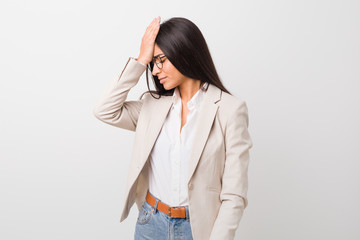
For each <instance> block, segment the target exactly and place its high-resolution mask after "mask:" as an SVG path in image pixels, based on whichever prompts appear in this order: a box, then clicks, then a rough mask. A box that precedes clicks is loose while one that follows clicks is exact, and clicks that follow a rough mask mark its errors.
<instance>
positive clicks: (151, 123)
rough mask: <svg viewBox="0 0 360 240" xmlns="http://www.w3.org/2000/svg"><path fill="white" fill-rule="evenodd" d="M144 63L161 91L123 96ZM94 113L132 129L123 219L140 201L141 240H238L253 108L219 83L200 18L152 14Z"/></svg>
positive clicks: (137, 234)
mask: <svg viewBox="0 0 360 240" xmlns="http://www.w3.org/2000/svg"><path fill="white" fill-rule="evenodd" d="M147 66H149V68H150V70H151V72H152V76H153V80H154V84H155V87H156V91H148V92H147V94H144V98H142V97H140V100H138V101H128V100H126V97H127V94H128V92H129V91H130V89H131V88H132V87H134V86H135V85H136V84H137V83H138V81H139V79H140V77H141V75H142V74H143V73H144V71H145V69H146V73H147ZM146 79H147V84H148V86H149V83H148V78H147V74H146ZM94 114H95V116H96V117H97V118H98V119H100V120H101V121H103V122H105V123H108V124H111V125H113V126H116V127H120V128H124V129H128V130H131V131H135V140H134V145H135V146H134V150H133V154H132V161H131V164H130V168H129V175H128V180H127V191H126V192H127V196H126V199H125V206H124V210H123V213H122V216H121V219H120V222H122V221H123V220H124V219H126V218H127V216H128V214H129V211H130V208H131V207H132V206H133V204H134V202H136V204H137V207H138V209H139V216H138V219H137V223H136V228H135V239H156V240H161V239H196V240H205V239H206V240H208V239H221V240H224V239H233V238H234V235H235V231H236V229H237V227H238V225H239V222H240V219H241V217H242V214H243V211H244V209H245V207H246V206H247V198H246V195H247V188H248V177H247V171H248V163H249V149H250V148H251V147H252V141H251V138H250V136H249V133H248V113H247V106H246V103H245V101H243V100H240V99H238V98H235V97H234V96H232V95H231V94H230V93H229V91H227V90H226V89H225V87H224V86H223V84H222V83H221V81H220V78H219V76H218V74H217V72H216V69H215V66H214V64H213V61H212V58H211V55H210V52H209V50H208V47H207V44H206V42H205V40H204V37H203V35H202V34H201V32H200V30H199V29H198V28H197V27H196V25H195V24H194V23H192V22H191V21H189V20H187V19H185V18H171V19H169V20H167V21H165V22H163V23H162V24H160V17H157V18H155V19H154V20H153V21H152V22H151V23H150V25H149V26H148V27H147V29H146V31H145V34H144V36H143V38H142V42H141V47H140V54H139V56H138V58H137V59H134V58H131V57H130V58H129V60H128V62H127V64H126V66H125V68H124V69H123V71H122V73H121V75H120V77H119V78H118V79H114V81H113V82H111V83H110V85H109V86H108V88H107V89H106V91H105V92H104V93H103V95H102V97H101V99H100V100H99V102H98V104H97V106H96V107H95V108H94Z"/></svg>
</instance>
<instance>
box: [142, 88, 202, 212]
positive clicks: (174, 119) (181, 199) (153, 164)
mask: <svg viewBox="0 0 360 240" xmlns="http://www.w3.org/2000/svg"><path fill="white" fill-rule="evenodd" d="M207 87H208V83H205V84H203V86H202V87H201V89H199V90H198V91H197V92H196V94H195V95H194V96H193V97H192V98H191V100H190V101H189V102H188V103H187V107H188V109H189V113H188V115H187V120H186V123H185V125H184V126H183V128H182V129H181V133H180V127H181V110H182V104H181V97H180V93H179V90H178V88H177V87H176V88H175V91H174V94H173V96H172V98H173V104H172V106H171V109H170V111H169V113H168V115H167V117H166V119H165V122H164V125H163V127H162V129H161V131H160V134H159V136H158V138H157V140H156V142H155V145H154V147H153V149H152V151H151V154H150V168H149V191H150V193H151V194H153V195H154V196H155V197H157V198H158V199H160V200H161V202H163V203H165V204H167V205H169V206H186V205H188V204H189V202H188V192H187V191H188V188H187V180H188V164H189V158H190V151H191V146H192V145H193V144H192V141H193V137H194V134H195V124H196V121H197V119H198V115H199V114H198V112H199V109H200V104H201V102H202V100H203V98H204V94H205V92H206V90H207Z"/></svg>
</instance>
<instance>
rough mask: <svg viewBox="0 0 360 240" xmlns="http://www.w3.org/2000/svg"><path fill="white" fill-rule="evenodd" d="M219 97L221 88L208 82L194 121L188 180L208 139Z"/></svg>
mask: <svg viewBox="0 0 360 240" xmlns="http://www.w3.org/2000/svg"><path fill="white" fill-rule="evenodd" d="M220 98H221V89H219V88H217V87H216V86H214V85H212V84H209V86H208V89H207V91H206V93H205V96H204V99H203V101H204V102H203V105H202V106H201V109H200V111H199V113H198V114H199V118H198V120H197V121H198V122H197V123H196V128H195V135H194V139H193V143H194V144H193V147H192V151H191V153H190V160H189V173H188V181H187V182H189V181H190V179H191V177H192V175H193V173H194V171H195V169H196V166H197V164H198V162H199V159H200V156H201V153H202V152H203V149H204V146H205V143H206V141H207V139H208V136H209V133H210V129H211V126H212V124H213V122H214V119H215V115H216V112H217V110H218V107H219V105H218V104H216V103H217V102H218V101H219V100H220Z"/></svg>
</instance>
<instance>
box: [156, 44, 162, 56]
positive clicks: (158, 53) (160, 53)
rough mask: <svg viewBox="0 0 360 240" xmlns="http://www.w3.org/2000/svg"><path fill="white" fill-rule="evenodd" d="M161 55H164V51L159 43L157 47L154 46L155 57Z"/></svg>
mask: <svg viewBox="0 0 360 240" xmlns="http://www.w3.org/2000/svg"><path fill="white" fill-rule="evenodd" d="M159 55H160V56H161V55H164V53H163V51H162V50H161V49H160V48H159V46H158V45H157V44H155V47H154V57H156V56H159Z"/></svg>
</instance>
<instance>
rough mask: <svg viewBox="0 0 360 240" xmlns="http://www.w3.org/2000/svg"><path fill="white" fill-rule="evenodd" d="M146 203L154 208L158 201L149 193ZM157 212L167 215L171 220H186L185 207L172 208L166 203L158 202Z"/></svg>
mask: <svg viewBox="0 0 360 240" xmlns="http://www.w3.org/2000/svg"><path fill="white" fill-rule="evenodd" d="M146 201H147V202H148V203H149V204H150V205H151V206H153V207H155V202H156V199H155V198H154V197H153V196H151V194H150V193H149V192H147V195H146ZM157 210H159V211H161V212H163V213H165V214H166V215H168V216H169V217H170V218H186V208H185V207H170V206H168V205H166V204H165V203H162V202H160V201H159V202H158V205H157Z"/></svg>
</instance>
